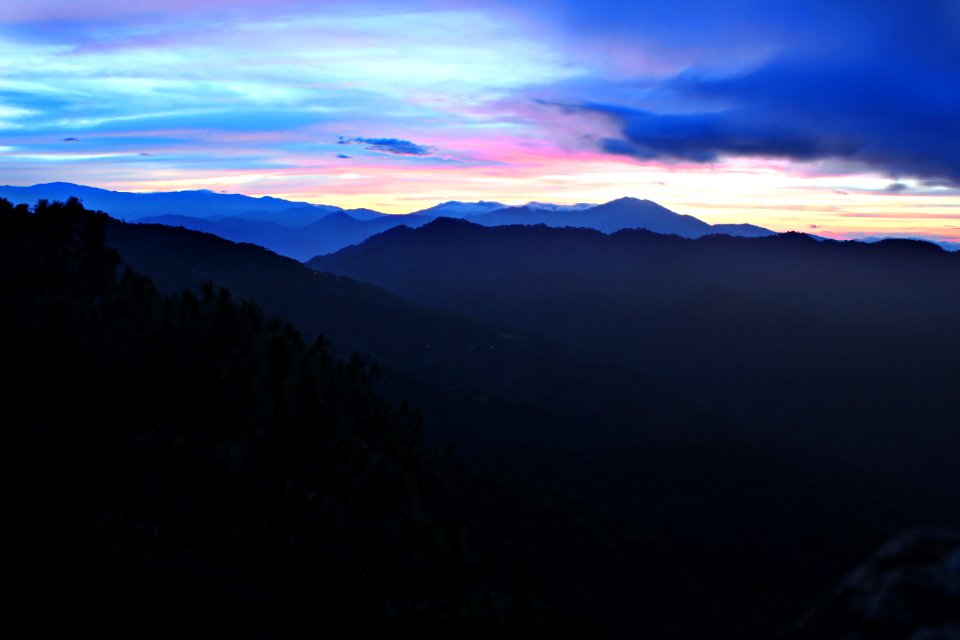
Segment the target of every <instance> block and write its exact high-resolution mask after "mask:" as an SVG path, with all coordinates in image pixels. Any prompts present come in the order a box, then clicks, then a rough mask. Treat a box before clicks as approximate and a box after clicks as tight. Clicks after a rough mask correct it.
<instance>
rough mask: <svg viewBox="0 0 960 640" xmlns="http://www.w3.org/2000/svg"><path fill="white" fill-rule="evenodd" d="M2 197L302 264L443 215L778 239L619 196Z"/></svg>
mask: <svg viewBox="0 0 960 640" xmlns="http://www.w3.org/2000/svg"><path fill="white" fill-rule="evenodd" d="M0 197H5V198H8V199H10V200H11V201H12V202H14V203H25V204H32V203H33V202H36V201H37V200H38V199H41V198H45V199H49V200H57V199H60V200H63V199H66V198H68V197H77V198H80V199H81V200H83V201H84V202H85V203H86V204H87V205H88V206H90V207H92V208H96V209H100V210H103V211H105V212H106V213H109V214H110V215H112V216H113V217H115V218H118V219H124V220H130V221H138V222H145V223H158V224H168V225H175V226H182V227H184V228H187V229H193V230H196V231H204V232H207V233H213V234H215V235H218V236H220V237H222V238H226V239H228V240H234V241H236V242H250V243H254V244H259V245H261V246H263V247H266V248H268V249H270V250H272V251H276V252H277V253H280V254H283V255H286V256H289V257H292V258H296V259H298V260H307V259H309V258H311V257H313V256H315V255H320V254H325V253H332V252H334V251H337V250H339V249H342V248H344V247H347V246H350V245H353V244H357V243H359V242H362V241H363V240H365V239H367V238H369V237H370V236H373V235H376V234H378V233H381V232H383V231H385V230H387V229H390V228H393V227H396V226H400V225H404V226H408V227H418V226H420V225H422V224H424V223H426V222H429V221H431V220H434V219H436V218H439V217H449V218H458V219H465V220H470V221H472V222H475V223H476V224H480V225H484V226H499V225H506V224H545V225H548V226H552V227H567V226H569V227H585V228H592V229H598V230H600V231H604V232H608V233H609V232H613V231H617V230H619V229H635V228H643V229H648V230H651V231H656V232H658V233H668V234H676V235H680V236H684V237H690V238H697V237H700V236H703V235H708V234H716V233H722V234H727V235H735V236H748V237H755V236H763V235H771V234H773V232H772V231H770V230H768V229H764V228H762V227H757V226H754V225H749V224H726V225H710V224H707V223H706V222H703V221H702V220H699V219H697V218H694V217H692V216H687V215H681V214H677V213H674V212H673V211H670V210H669V209H666V208H665V207H662V206H660V205H658V204H656V203H654V202H651V201H649V200H638V199H636V198H621V199H619V200H614V201H612V202H608V203H606V204H603V205H590V204H578V205H556V204H550V203H536V202H531V203H529V204H527V205H525V206H522V207H507V206H505V205H503V204H502V203H499V202H484V201H481V202H460V201H449V202H444V203H442V204H439V205H436V206H433V207H430V208H428V209H423V210H421V211H416V212H413V213H409V214H404V215H388V214H384V213H380V212H378V211H373V210H371V209H349V210H342V209H340V208H339V207H333V206H330V205H312V204H308V203H302V202H300V203H298V202H291V201H287V200H282V199H279V198H270V197H261V198H251V197H249V196H242V195H231V194H219V193H214V192H212V191H181V192H168V193H123V192H117V191H107V190H105V189H95V188H92V187H84V186H81V185H72V184H69V183H59V182H58V183H51V184H45V185H35V186H32V187H0Z"/></svg>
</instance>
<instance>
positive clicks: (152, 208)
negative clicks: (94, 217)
mask: <svg viewBox="0 0 960 640" xmlns="http://www.w3.org/2000/svg"><path fill="white" fill-rule="evenodd" d="M71 197H76V198H79V199H80V200H82V201H83V203H84V204H85V205H86V206H88V207H90V208H91V209H98V210H101V211H104V212H105V213H109V214H110V215H112V216H113V217H115V218H119V219H122V220H138V219H140V218H145V217H147V216H157V215H185V216H191V217H200V218H209V217H212V216H231V215H239V214H242V213H245V212H249V211H269V212H279V211H283V210H284V209H289V208H291V207H295V206H301V207H311V206H313V205H311V204H310V203H308V202H292V201H289V200H282V199H280V198H273V197H270V196H263V197H260V198H252V197H250V196H244V195H239V194H224V193H215V192H213V191H207V190H199V191H169V192H156V193H126V192H122V191H109V190H107V189H97V188H95V187H85V186H83V185H77V184H70V183H68V182H52V183H49V184H38V185H33V186H31V187H11V186H0V198H7V199H8V200H10V201H11V202H13V203H14V204H20V203H23V204H31V205H32V204H33V203H35V202H36V201H37V200H40V199H47V200H66V199H68V198H71Z"/></svg>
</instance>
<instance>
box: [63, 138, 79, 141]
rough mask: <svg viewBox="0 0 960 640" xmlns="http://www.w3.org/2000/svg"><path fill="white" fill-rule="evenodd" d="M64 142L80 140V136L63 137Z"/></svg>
mask: <svg viewBox="0 0 960 640" xmlns="http://www.w3.org/2000/svg"><path fill="white" fill-rule="evenodd" d="M63 141H64V142H80V138H64V139H63Z"/></svg>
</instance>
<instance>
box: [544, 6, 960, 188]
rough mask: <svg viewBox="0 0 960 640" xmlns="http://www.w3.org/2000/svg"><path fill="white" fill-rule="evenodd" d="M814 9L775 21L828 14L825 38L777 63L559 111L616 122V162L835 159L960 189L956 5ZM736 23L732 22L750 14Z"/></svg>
mask: <svg viewBox="0 0 960 640" xmlns="http://www.w3.org/2000/svg"><path fill="white" fill-rule="evenodd" d="M735 4H736V3H721V5H722V6H726V7H727V8H728V9H730V8H731V7H732V6H733V5H735ZM787 4H790V5H794V4H795V3H787ZM833 4H836V3H833ZM771 5H774V3H771ZM777 6H779V5H777ZM784 6H786V5H784ZM810 6H811V7H812V10H813V9H815V10H816V11H814V13H810V14H807V13H805V12H804V11H802V10H800V9H799V7H801V5H799V4H796V6H794V9H797V11H796V12H795V14H790V13H789V12H787V13H783V14H782V15H781V14H777V16H780V17H783V16H787V17H789V18H790V20H792V21H794V22H796V24H797V29H798V30H801V31H802V30H804V29H808V27H810V26H811V25H812V24H814V23H813V22H812V20H813V16H814V15H820V14H821V13H823V12H824V11H826V13H823V15H831V16H832V17H833V20H832V21H831V23H830V25H826V26H825V31H824V35H823V38H822V39H820V40H817V41H813V40H811V41H810V43H809V44H808V43H805V42H803V41H802V40H793V39H790V38H785V40H784V44H783V46H782V47H781V49H780V54H779V55H778V57H776V58H772V59H767V60H766V61H758V62H755V63H754V64H753V65H752V67H750V68H741V69H740V70H731V69H723V68H722V67H718V66H713V67H711V66H710V62H709V60H703V61H702V62H701V63H700V64H698V65H696V66H693V67H688V68H687V70H686V71H683V72H680V73H678V74H676V75H673V76H672V77H666V78H661V79H660V80H658V81H657V82H655V83H652V84H649V85H645V86H644V87H643V89H642V91H641V90H638V89H637V88H636V87H637V86H638V85H637V84H636V83H634V84H633V85H632V86H631V85H630V84H629V83H626V82H624V83H621V84H620V85H619V86H620V90H619V97H615V96H617V91H616V90H611V88H610V86H611V83H609V82H607V83H604V82H603V81H600V80H597V81H596V90H595V91H593V92H591V93H589V94H585V93H583V92H580V94H579V96H575V95H574V96H571V97H570V99H565V100H560V101H557V102H562V103H563V108H565V109H566V110H568V111H569V110H571V109H573V110H579V111H581V112H589V113H594V114H602V115H605V116H607V117H608V118H609V119H611V120H612V121H613V122H614V123H615V125H616V128H617V130H618V132H619V133H618V134H617V135H615V136H610V135H609V134H608V135H606V137H603V138H600V139H599V141H598V142H599V145H600V147H601V148H602V149H603V150H605V151H607V152H608V153H613V154H620V155H629V156H634V157H637V158H642V159H651V158H658V159H666V160H671V159H672V160H682V161H692V162H712V161H714V160H716V159H718V158H720V157H723V156H759V157H777V158H786V159H792V160H798V161H809V160H821V159H833V160H841V161H844V162H849V163H852V164H856V165H859V166H861V167H867V168H870V169H873V170H876V171H880V172H883V173H885V174H887V175H889V176H891V177H892V178H893V179H894V180H898V179H899V178H902V177H915V178H918V179H920V180H924V181H928V182H935V183H938V184H946V185H950V186H958V185H960V144H957V141H958V140H960V116H958V115H957V114H958V113H960V5H957V4H956V3H955V2H952V3H951V2H943V1H937V0H918V2H917V3H910V4H908V3H906V2H897V1H885V2H882V3H877V4H876V5H874V4H872V3H871V4H870V6H869V8H870V11H869V12H868V11H867V10H866V8H865V7H866V5H864V6H863V7H859V8H857V9H851V10H849V11H848V10H846V9H845V10H842V11H841V10H840V9H839V8H838V10H837V12H836V13H835V14H833V13H830V10H829V7H828V5H827V4H824V3H821V2H812V3H810ZM739 8H740V9H742V8H743V7H742V6H741V7H739ZM874 9H875V10H874ZM763 11H765V12H767V11H774V10H773V9H769V8H768V9H764V10H763ZM868 13H869V15H868ZM728 15H730V16H731V17H730V20H731V21H733V22H734V23H739V22H741V21H743V20H745V19H746V16H747V14H746V13H744V12H738V11H732V10H731V11H730V12H729V13H728ZM791 16H792V17H791ZM621 17H622V16H621ZM774 18H776V16H768V17H766V18H764V21H763V23H764V24H775V23H777V20H775V19H774ZM638 19H639V18H638ZM788 22H789V21H788ZM814 26H815V25H814ZM734 31H737V32H741V31H742V30H739V29H735V30H734ZM828 32H829V33H828ZM727 33H729V32H727ZM830 33H832V34H833V35H830ZM828 35H829V37H828ZM841 36H842V37H841ZM747 39H748V40H749V36H747ZM729 57H732V58H736V52H731V54H730V56H729ZM584 95H590V96H591V97H590V98H588V99H586V100H584V99H583V96H584ZM568 96H570V94H568ZM577 97H579V101H578V100H577Z"/></svg>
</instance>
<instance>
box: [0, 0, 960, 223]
mask: <svg viewBox="0 0 960 640" xmlns="http://www.w3.org/2000/svg"><path fill="white" fill-rule="evenodd" d="M600 4H601V5H603V4H604V3H600ZM681 4H683V5H685V7H683V9H684V10H682V11H681V10H680V9H677V10H676V11H673V12H669V15H668V14H667V13H661V12H659V11H645V12H641V11H639V10H637V9H633V8H629V7H626V6H625V5H623V4H622V3H611V4H609V6H606V5H604V6H605V7H606V8H604V7H599V6H598V5H596V3H593V4H591V5H590V7H595V8H594V9H591V8H590V7H588V6H587V3H580V2H576V1H575V0H567V1H565V2H559V3H538V2H534V3H532V4H530V5H529V7H528V8H526V9H522V10H520V9H516V8H512V7H511V5H510V4H509V3H503V2H497V1H495V0H488V1H485V2H475V3H467V2H458V1H456V0H437V1H427V0H414V1H411V2H383V3H363V4H359V3H347V2H319V3H317V2H312V3H307V2H298V1H295V0H283V1H280V2H270V3H261V2H252V1H242V2H222V1H218V0H195V1H192V2H164V3H151V2H147V3H129V2H114V1H112V0H110V1H104V2H96V3H93V6H92V7H87V6H85V7H83V10H82V11H81V10H79V9H78V8H77V7H73V9H71V7H70V6H66V5H63V3H60V2H54V1H53V0H43V1H40V2H37V1H32V2H24V1H21V0H13V1H12V2H6V3H4V5H3V7H2V8H0V172H2V179H0V182H3V183H5V184H12V185H29V184H35V183H41V182H52V181H67V182H76V183H81V184H88V185H93V186H97V187H102V188H107V189H116V190H124V191H169V190H187V189H212V190H219V191H225V192H231V193H244V194H248V195H272V196H277V197H284V198H290V199H296V200H306V201H311V202H316V203H324V204H333V205H338V206H341V207H347V208H352V207H369V208H373V209H377V210H381V211H384V212H389V213H403V212H408V211H414V210H418V209H422V208H425V207H428V206H431V205H433V204H436V203H439V202H442V201H445V200H451V199H456V200H465V201H466V200H497V201H500V202H506V203H511V204H520V203H525V202H528V201H531V200H536V201H550V202H557V203H575V202H595V203H599V202H604V201H607V200H611V199H614V198H618V197H622V196H634V197H639V198H649V199H651V200H655V201H657V202H659V203H661V204H663V205H664V206H667V207H669V208H671V209H673V210H675V211H677V212H679V213H686V214H691V215H694V216H697V217H699V218H702V219H703V220H705V221H707V222H711V223H718V222H747V223H752V224H757V225H761V226H765V227H768V228H771V229H774V230H778V231H785V230H791V229H795V230H801V231H811V230H815V232H816V233H818V234H822V235H828V236H835V237H857V236H870V235H918V236H924V237H928V238H931V239H938V240H955V241H956V240H960V151H958V150H957V149H958V145H957V142H956V141H957V140H958V139H960V138H958V133H960V118H958V117H957V115H956V114H957V113H960V97H958V96H960V72H958V63H957V60H958V59H960V57H957V56H954V55H953V54H955V53H956V48H957V45H956V41H957V40H956V39H955V38H954V39H953V40H951V38H952V36H953V35H955V34H956V31H957V27H958V25H960V15H958V13H957V12H955V11H952V10H951V9H950V3H942V2H921V3H920V4H915V5H911V6H910V10H909V12H907V13H903V12H902V11H901V10H900V9H896V8H889V7H888V8H887V9H884V10H872V11H871V12H870V13H869V14H866V13H861V12H858V11H856V10H853V9H850V10H842V11H841V10H839V9H835V8H831V5H829V3H780V4H779V5H778V7H779V8H778V9H776V10H774V9H772V8H768V9H764V10H763V12H762V13H763V15H762V16H761V17H762V24H763V25H764V28H762V29H760V28H754V27H756V24H760V17H758V16H757V14H756V11H754V10H750V11H748V10H746V9H745V8H744V7H743V6H741V4H740V3H737V2H728V3H722V2H721V3H713V4H712V3H704V2H696V1H689V2H684V3H681ZM74 9H76V10H74ZM888 9H889V10H888ZM903 11H906V9H904V10H903ZM680 15H684V16H686V17H685V18H678V17H677V16H680ZM690 16H694V17H693V18H691V17H690ZM904 16H909V19H908V21H907V22H906V23H904V22H903V21H904V20H905V18H904ZM751 25H753V27H751ZM893 25H905V26H904V27H903V28H897V29H892V26H893ZM918 43H921V46H918ZM777 78H783V81H782V82H780V81H778V80H777ZM857 82H862V83H863V84H862V86H859V85H858V86H852V85H855V84H856V83H857ZM805 83H806V84H805ZM813 91H822V93H821V94H814V93H810V92H813ZM871 105H873V106H871Z"/></svg>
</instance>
